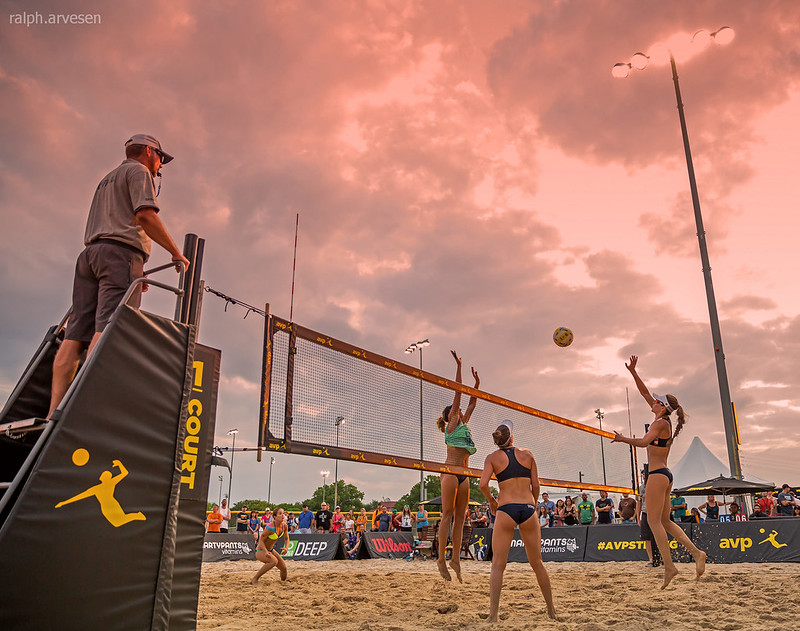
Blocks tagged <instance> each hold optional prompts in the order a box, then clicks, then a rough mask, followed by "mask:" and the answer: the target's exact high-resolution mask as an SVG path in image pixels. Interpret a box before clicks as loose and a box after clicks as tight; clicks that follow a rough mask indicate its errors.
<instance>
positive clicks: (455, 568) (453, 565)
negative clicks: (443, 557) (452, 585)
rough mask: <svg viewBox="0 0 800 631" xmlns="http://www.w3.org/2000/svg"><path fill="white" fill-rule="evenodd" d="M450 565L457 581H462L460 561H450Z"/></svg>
mask: <svg viewBox="0 0 800 631" xmlns="http://www.w3.org/2000/svg"><path fill="white" fill-rule="evenodd" d="M450 567H451V568H452V570H453V571H454V572H455V573H456V578H457V579H458V582H459V583H463V582H464V581H462V580H461V563H456V562H455V561H450Z"/></svg>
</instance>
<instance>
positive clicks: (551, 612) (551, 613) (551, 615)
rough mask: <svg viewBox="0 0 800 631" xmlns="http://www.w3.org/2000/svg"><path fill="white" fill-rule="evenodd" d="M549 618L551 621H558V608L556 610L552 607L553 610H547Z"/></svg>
mask: <svg viewBox="0 0 800 631" xmlns="http://www.w3.org/2000/svg"><path fill="white" fill-rule="evenodd" d="M547 616H548V617H549V618H550V619H551V620H558V618H557V617H556V608H555V607H551V608H549V609H548V610H547Z"/></svg>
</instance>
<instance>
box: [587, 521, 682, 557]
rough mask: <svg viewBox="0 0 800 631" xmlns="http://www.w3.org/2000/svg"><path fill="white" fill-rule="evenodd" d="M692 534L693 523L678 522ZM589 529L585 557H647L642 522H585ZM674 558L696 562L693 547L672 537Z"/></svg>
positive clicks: (671, 549)
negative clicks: (691, 553) (692, 552)
mask: <svg viewBox="0 0 800 631" xmlns="http://www.w3.org/2000/svg"><path fill="white" fill-rule="evenodd" d="M678 526H680V527H681V528H682V529H683V531H684V532H685V533H686V534H687V536H688V537H689V538H690V539H691V538H692V534H691V533H692V524H678ZM584 528H585V529H586V530H587V540H586V555H585V556H584V561H647V550H646V548H645V542H644V541H643V540H642V539H641V536H640V535H641V531H640V528H639V526H638V525H633V524H609V525H602V526H600V525H594V526H584ZM669 540H670V541H669V547H670V551H671V553H672V560H673V561H675V562H676V563H677V562H686V563H688V562H692V561H693V559H692V556H691V555H690V554H689V551H688V550H687V549H686V548H684V547H683V546H682V545H680V544H679V543H678V542H677V541H675V540H674V539H672V537H669Z"/></svg>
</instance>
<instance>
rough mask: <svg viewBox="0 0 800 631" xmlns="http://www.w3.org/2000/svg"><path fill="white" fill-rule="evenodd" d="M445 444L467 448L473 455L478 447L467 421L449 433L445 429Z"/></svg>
mask: <svg viewBox="0 0 800 631" xmlns="http://www.w3.org/2000/svg"><path fill="white" fill-rule="evenodd" d="M444 444H445V445H449V446H450V447H458V448H459V449H466V450H467V453H468V454H469V455H470V456H471V455H472V454H474V453H475V452H476V451H478V448H477V447H475V443H473V442H472V434H470V433H469V427H467V425H466V424H465V423H459V425H458V426H457V427H456V428H455V429H454V430H453V431H452V432H450V433H449V434H448V433H447V430H446V429H445V432H444Z"/></svg>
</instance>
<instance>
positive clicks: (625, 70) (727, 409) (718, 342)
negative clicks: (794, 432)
mask: <svg viewBox="0 0 800 631" xmlns="http://www.w3.org/2000/svg"><path fill="white" fill-rule="evenodd" d="M735 36H736V33H735V32H734V30H733V29H732V28H731V27H730V26H722V27H720V28H718V29H717V30H716V31H713V32H711V33H709V32H707V31H705V30H700V31H696V32H695V33H694V35H693V36H692V37H689V36H686V37H684V36H683V35H676V36H673V37H671V38H670V39H669V42H668V44H666V45H665V44H655V45H653V46H652V47H651V48H650V49H648V51H647V54H646V55H645V54H644V53H636V54H635V55H634V56H633V57H632V58H631V60H630V61H629V62H627V63H617V64H614V66H613V67H612V69H611V74H612V76H614V77H616V78H620V79H624V78H625V77H627V76H628V75H629V74H630V70H631V69H636V70H643V69H644V68H645V67H647V62H649V61H652V62H654V63H661V61H662V59H664V60H666V59H668V60H669V64H670V66H671V68H672V81H673V83H674V84H675V99H676V101H677V103H678V116H679V118H680V124H681V134H682V135H683V149H684V153H685V154H686V168H687V170H688V172H689V188H690V190H691V194H692V206H693V207H694V219H695V224H696V226H697V240H698V243H699V245H700V260H701V262H702V267H703V278H704V280H705V286H706V299H707V301H708V315H709V320H710V323H711V340H712V343H713V347H714V359H715V362H716V367H717V381H718V382H719V397H720V403H721V404H722V420H723V423H724V426H725V441H726V443H727V447H728V464H729V465H730V469H731V476H732V477H734V478H737V479H740V480H741V478H742V465H741V461H740V460H739V444H738V440H737V432H736V422H735V419H734V416H733V403H732V402H731V392H730V387H729V385H728V371H727V368H726V367H725V352H724V351H723V349H722V331H721V329H720V325H719V315H718V314H717V302H716V299H715V297H714V284H713V282H712V280H711V262H710V260H709V257H708V247H707V244H706V231H705V228H704V227H703V215H702V213H701V211H700V195H699V193H698V192H697V180H696V178H695V174H694V164H693V162H692V152H691V150H690V148H689V132H688V131H687V129H686V116H685V114H684V111H683V101H682V99H681V88H680V83H679V82H678V68H677V66H676V64H675V54H673V53H674V52H680V53H681V55H682V59H688V58H689V57H691V56H692V55H694V54H697V53H699V52H700V51H701V50H703V49H704V48H705V47H707V46H708V45H709V44H710V43H711V42H714V43H715V44H719V45H722V46H724V45H726V44H730V43H731V42H732V41H733V39H734V37H735ZM598 418H599V417H598Z"/></svg>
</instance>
